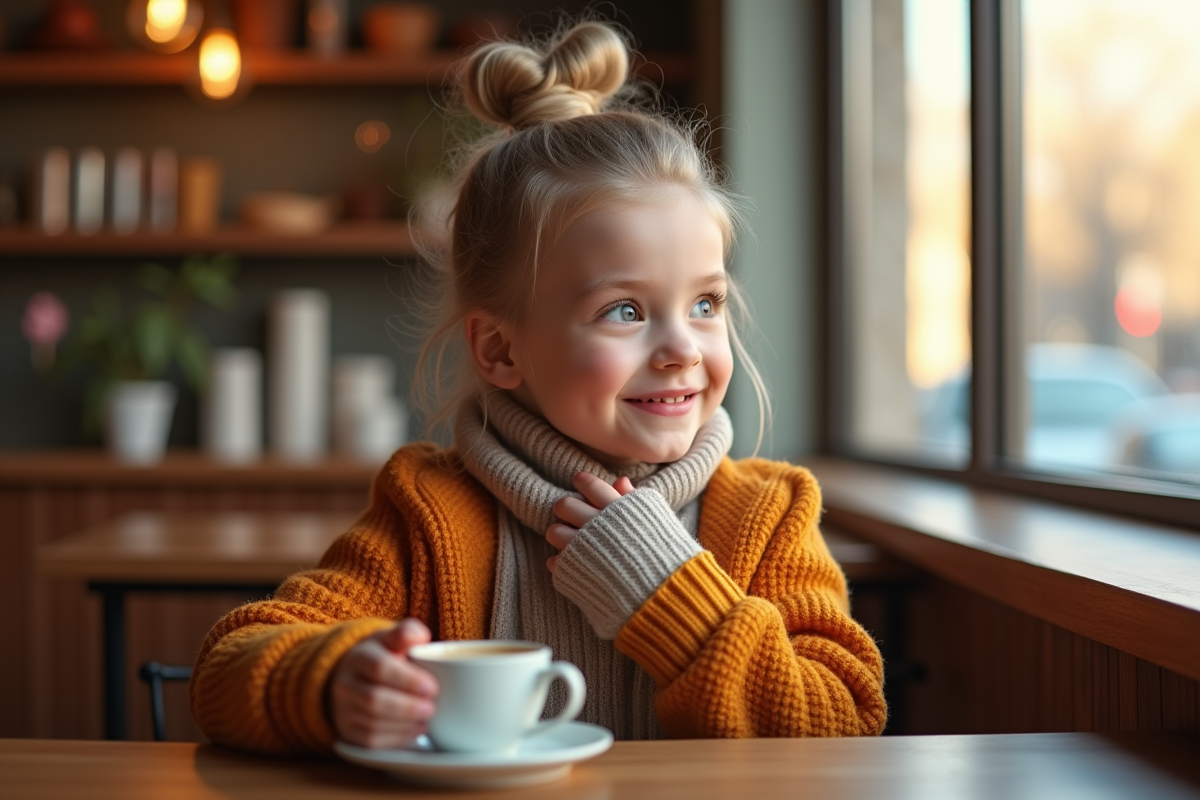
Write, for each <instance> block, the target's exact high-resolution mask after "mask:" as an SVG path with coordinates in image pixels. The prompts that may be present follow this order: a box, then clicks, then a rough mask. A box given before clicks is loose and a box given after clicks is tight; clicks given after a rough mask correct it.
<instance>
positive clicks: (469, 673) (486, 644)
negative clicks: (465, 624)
mask: <svg viewBox="0 0 1200 800" xmlns="http://www.w3.org/2000/svg"><path fill="white" fill-rule="evenodd" d="M408 657H409V658H410V659H412V661H413V662H415V663H416V664H418V665H420V666H421V667H422V668H424V669H426V670H428V671H429V672H431V673H433V675H434V677H436V678H437V679H438V683H439V684H440V686H441V691H440V692H439V693H438V697H437V712H436V713H435V714H434V716H433V719H431V720H430V721H429V738H430V739H431V740H433V743H434V745H436V746H437V747H438V749H440V750H447V751H451V752H458V753H504V752H512V751H514V750H515V749H516V747H517V745H518V744H520V742H521V740H522V739H524V738H526V737H527V736H532V735H534V734H540V733H544V732H546V731H548V730H550V729H552V728H556V727H558V726H559V725H563V724H564V723H567V722H570V721H571V720H573V719H575V717H577V716H579V712H580V711H581V710H582V709H583V700H584V697H585V696H586V694H587V687H586V685H585V683H584V680H583V673H581V672H580V671H579V668H578V667H576V666H575V665H574V664H572V663H570V662H568V661H551V660H550V648H549V647H547V646H546V645H544V644H538V643H537V642H522V641H514V640H503V639H496V640H469V641H457V642H433V643H430V644H422V645H416V646H414V647H412V648H410V649H409V651H408ZM555 678H560V679H562V681H563V682H564V683H566V685H567V704H566V707H565V708H564V709H563V710H562V712H561V713H560V714H558V716H556V717H554V718H552V719H548V720H545V721H542V722H539V721H538V718H539V717H540V716H541V715H542V710H543V709H544V708H545V706H546V693H547V691H548V690H549V689H550V683H551V681H553V680H554V679H555Z"/></svg>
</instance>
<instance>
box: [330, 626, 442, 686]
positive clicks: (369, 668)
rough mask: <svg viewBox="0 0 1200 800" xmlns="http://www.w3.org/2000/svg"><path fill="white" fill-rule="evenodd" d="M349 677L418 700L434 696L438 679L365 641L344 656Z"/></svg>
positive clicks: (380, 645)
mask: <svg viewBox="0 0 1200 800" xmlns="http://www.w3.org/2000/svg"><path fill="white" fill-rule="evenodd" d="M346 662H347V663H346V666H347V667H348V668H349V671H350V674H351V675H353V676H354V677H356V678H358V679H360V680H363V681H365V682H367V683H371V684H378V685H380V686H386V687H390V688H392V689H396V690H399V691H402V692H409V693H411V694H414V695H418V696H420V697H436V696H437V694H438V682H437V678H435V677H434V676H433V675H431V674H430V673H429V672H428V671H427V670H424V669H421V668H420V667H418V666H417V665H416V664H414V663H412V662H411V661H409V660H408V659H407V658H405V657H404V656H400V655H396V654H395V653H393V652H391V651H390V650H388V649H387V648H385V647H384V646H383V644H382V643H380V642H378V641H371V640H368V641H366V642H364V646H363V647H361V648H357V647H356V648H354V649H352V650H351V651H350V652H349V653H347V654H346Z"/></svg>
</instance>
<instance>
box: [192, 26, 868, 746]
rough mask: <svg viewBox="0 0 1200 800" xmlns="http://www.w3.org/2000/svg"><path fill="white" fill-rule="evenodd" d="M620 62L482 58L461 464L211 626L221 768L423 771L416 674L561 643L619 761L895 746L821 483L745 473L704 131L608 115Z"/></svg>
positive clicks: (383, 494) (718, 208)
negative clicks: (790, 740)
mask: <svg viewBox="0 0 1200 800" xmlns="http://www.w3.org/2000/svg"><path fill="white" fill-rule="evenodd" d="M628 63H629V53H628V50H627V48H626V46H625V43H624V40H623V39H622V38H621V37H620V36H619V35H618V34H617V33H616V32H615V31H614V30H613V29H611V28H610V27H608V26H605V25H603V24H600V23H594V22H588V23H582V24H579V25H577V26H576V27H574V28H573V29H572V30H570V31H569V32H567V33H566V34H564V35H562V36H560V37H559V38H558V39H557V40H556V41H554V42H551V43H550V44H549V45H547V46H545V47H544V48H542V49H534V48H529V47H524V46H520V45H517V44H512V43H492V44H488V45H485V46H483V47H481V48H480V49H478V50H476V51H475V52H474V53H473V54H472V55H471V56H469V58H468V61H467V63H466V64H465V67H464V70H463V73H462V81H461V83H462V89H463V94H464V97H465V100H466V103H467V106H468V108H469V109H470V110H471V111H472V112H473V113H474V114H475V115H476V116H477V117H479V118H480V119H481V120H483V121H484V122H487V123H489V124H491V125H493V126H495V127H497V128H498V129H499V130H500V133H499V134H498V135H497V137H495V138H493V139H491V140H489V141H488V142H486V143H485V144H483V145H482V146H481V147H480V148H479V149H478V150H477V152H475V154H474V155H473V157H472V158H471V159H470V160H469V161H468V163H467V164H466V165H465V167H464V169H463V170H462V175H461V177H460V179H459V182H458V184H457V196H456V203H455V205H454V208H453V213H452V214H451V215H450V218H449V220H450V221H449V223H448V225H449V230H448V232H447V237H448V239H447V242H448V244H447V247H446V250H447V253H446V258H445V266H446V267H447V273H448V275H449V288H448V290H447V293H446V300H447V309H446V314H445V315H444V319H443V324H442V325H441V327H440V329H439V330H438V331H437V332H436V335H435V336H434V337H433V338H432V339H431V342H430V343H429V344H427V347H426V352H425V354H424V355H425V356H427V357H429V359H432V360H434V361H440V353H441V351H440V350H439V349H438V348H439V346H440V345H439V344H438V342H442V343H444V342H445V340H446V339H447V337H449V338H454V337H461V338H460V341H461V343H462V344H465V353H466V354H467V356H468V357H467V358H466V359H465V362H464V366H463V376H462V377H463V380H462V381H461V389H462V391H460V395H461V397H460V399H459V402H458V403H457V404H454V405H452V406H450V407H451V408H453V409H457V411H456V413H457V417H456V418H455V429H454V430H455V446H454V447H453V448H451V449H449V450H440V449H438V448H436V447H434V446H432V445H429V444H414V445H410V446H407V447H405V448H403V449H401V450H400V451H399V452H397V453H396V454H395V455H394V456H393V457H392V459H391V461H390V462H389V463H388V464H387V466H385V467H384V468H383V470H382V471H381V472H380V473H379V475H378V476H377V478H376V479H375V483H374V487H373V490H372V493H371V502H370V507H369V508H368V509H367V511H366V512H364V513H363V515H362V516H361V517H360V518H359V520H358V521H357V522H356V523H355V524H354V526H353V527H352V529H351V530H350V531H349V532H347V533H346V534H345V535H343V536H342V537H341V538H340V539H338V541H337V542H335V543H334V544H333V546H332V547H331V548H330V549H329V552H328V553H326V554H325V557H324V558H323V559H322V560H321V563H320V565H319V566H318V567H317V568H316V569H314V570H311V571H309V572H304V573H301V574H299V575H294V576H292V577H291V578H289V579H288V580H287V581H285V582H284V583H283V585H282V586H280V588H279V590H278V592H277V593H276V594H275V596H274V598H273V599H271V600H267V601H264V602H260V603H252V604H250V605H246V606H243V607H241V608H238V609H236V610H235V611H233V612H231V613H230V614H229V615H227V616H226V617H225V618H224V619H222V620H221V621H220V622H219V623H218V624H217V625H216V626H215V627H214V628H213V630H212V632H211V633H209V635H208V638H207V639H206V641H205V643H204V646H203V648H202V650H201V651H200V655H199V657H198V659H197V662H196V669H195V675H194V677H193V679H192V684H191V699H192V709H193V712H194V714H195V717H196V720H197V722H198V723H199V725H200V727H201V729H202V730H203V731H204V733H205V734H207V735H208V736H209V737H210V738H211V739H212V740H213V741H214V742H217V743H221V744H225V745H229V746H232V747H238V748H243V749H247V750H255V751H260V752H268V753H297V752H306V751H307V752H312V751H327V750H329V748H330V747H331V744H332V742H333V741H334V740H335V739H342V740H345V741H348V742H352V743H355V744H360V745H364V746H368V747H401V746H404V745H406V744H408V743H410V742H411V741H412V740H413V739H414V738H415V737H416V736H417V735H418V734H420V733H421V732H422V731H423V730H424V726H425V723H426V721H427V720H428V719H429V718H430V717H431V716H432V715H433V713H434V709H435V708H436V705H437V692H438V687H437V685H436V682H435V680H434V679H433V677H432V676H431V675H429V674H428V673H426V672H424V671H422V670H421V669H419V668H418V667H416V666H415V665H414V664H412V663H411V662H409V661H408V660H407V659H406V658H405V652H406V650H407V649H408V648H409V647H410V646H412V645H413V644H415V643H419V642H425V641H428V640H429V639H430V638H431V637H432V638H435V639H481V638H505V639H528V640H534V641H539V642H544V643H546V644H549V645H550V646H551V647H552V648H553V651H554V657H555V658H558V659H566V660H569V661H572V662H574V663H575V664H576V665H577V666H579V668H580V669H581V670H583V672H584V674H585V676H586V678H587V685H588V697H587V701H586V704H585V707H584V711H583V713H582V715H581V719H583V720H586V721H590V722H595V723H598V724H601V725H604V726H606V727H608V728H610V729H611V730H612V731H614V733H615V734H616V735H617V737H618V738H659V737H717V736H724V737H733V736H842V735H863V734H878V733H879V732H880V731H881V730H882V729H883V726H884V721H885V718H886V710H885V706H884V701H883V693H882V683H883V671H882V666H881V662H880V657H879V652H878V650H877V649H876V647H875V644H874V642H873V641H872V640H871V637H870V636H869V635H867V633H866V632H864V631H863V629H862V628H861V627H859V625H857V624H856V623H855V622H854V620H852V619H851V618H850V616H849V613H848V606H849V604H848V600H847V594H846V583H845V579H844V577H843V575H842V572H841V570H840V569H839V568H838V566H837V564H836V563H835V562H834V561H833V559H832V558H831V557H830V555H829V551H828V549H827V548H826V546H825V543H824V541H823V540H822V538H821V534H820V532H819V531H818V529H817V520H818V517H819V515H820V510H821V497H820V494H819V491H818V489H817V485H816V482H815V481H814V480H813V478H812V476H811V475H810V474H809V473H808V472H807V471H806V470H804V469H801V468H799V467H794V466H790V465H788V464H783V463H775V462H768V461H763V460H753V459H752V460H746V461H738V462H735V461H731V460H730V459H729V458H727V457H726V453H727V452H728V450H729V447H730V443H731V439H732V430H731V427H730V422H729V418H728V416H727V415H726V413H725V411H724V410H723V409H722V408H721V401H722V399H723V398H724V397H725V391H726V389H727V387H728V385H729V379H730V375H731V373H732V371H733V355H732V351H733V350H735V349H737V350H739V351H740V350H741V348H740V345H739V344H738V340H737V338H736V335H735V332H734V331H733V330H732V329H731V327H730V326H729V322H728V319H727V311H726V308H727V302H728V300H729V299H730V298H732V297H733V287H732V285H731V284H730V280H729V277H728V275H727V274H726V271H725V258H726V255H727V254H728V252H729V249H730V246H731V242H732V238H733V231H734V222H735V219H736V214H735V211H734V208H733V204H732V202H731V199H730V197H729V195H728V194H727V193H726V191H725V190H724V189H723V188H722V186H721V185H720V184H719V182H718V180H717V179H716V176H715V174H714V171H713V169H712V168H711V167H710V166H709V165H708V163H707V162H706V160H705V158H704V156H703V155H702V154H701V153H700V152H699V150H698V149H697V146H696V144H695V142H694V140H693V138H694V137H693V135H692V131H690V130H688V129H687V128H684V127H680V126H678V125H676V124H674V123H673V122H671V121H669V120H667V119H664V118H663V117H661V116H657V115H654V114H649V113H645V112H642V111H638V110H636V109H632V108H630V107H626V108H624V109H622V108H621V107H620V106H619V104H618V103H617V102H616V100H615V98H614V95H616V94H617V93H618V90H620V89H621V88H622V87H623V86H624V85H625V79H626V73H627V70H628ZM739 354H741V353H740V352H739ZM746 363H747V364H748V362H746ZM750 370H751V371H752V372H753V368H752V367H750ZM760 386H761V384H760ZM760 396H761V395H760ZM442 405H443V407H446V406H447V405H448V404H446V403H443V404H442ZM560 702H561V697H559V696H558V695H557V694H555V693H553V692H552V695H551V698H550V703H549V706H548V710H550V711H551V712H553V711H555V710H556V705H557V704H558V703H560Z"/></svg>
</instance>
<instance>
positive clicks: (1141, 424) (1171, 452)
mask: <svg viewBox="0 0 1200 800" xmlns="http://www.w3.org/2000/svg"><path fill="white" fill-rule="evenodd" d="M1114 431H1115V433H1114V435H1115V437H1116V447H1117V452H1118V459H1119V460H1120V463H1121V464H1123V465H1125V466H1127V467H1132V468H1133V469H1135V470H1138V471H1143V470H1144V471H1146V472H1149V473H1153V474H1151V475H1149V476H1148V477H1154V478H1169V479H1173V480H1179V481H1184V482H1188V483H1200V392H1192V393H1187V394H1171V395H1164V396H1161V397H1154V398H1151V399H1149V400H1145V401H1142V402H1140V403H1137V404H1136V405H1134V406H1132V407H1131V408H1129V409H1127V410H1126V411H1125V412H1124V413H1122V414H1121V416H1120V417H1119V418H1118V419H1117V420H1116V422H1115V426H1114Z"/></svg>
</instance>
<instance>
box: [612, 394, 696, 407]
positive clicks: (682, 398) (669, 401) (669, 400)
mask: <svg viewBox="0 0 1200 800" xmlns="http://www.w3.org/2000/svg"><path fill="white" fill-rule="evenodd" d="M695 396H696V395H695V394H694V393H693V394H681V395H678V396H676V397H648V398H645V399H641V400H639V399H636V398H630V399H629V400H627V401H626V402H628V403H663V404H664V405H674V404H675V403H686V402H687V401H688V400H691V399H692V398H693V397H695Z"/></svg>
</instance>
